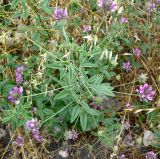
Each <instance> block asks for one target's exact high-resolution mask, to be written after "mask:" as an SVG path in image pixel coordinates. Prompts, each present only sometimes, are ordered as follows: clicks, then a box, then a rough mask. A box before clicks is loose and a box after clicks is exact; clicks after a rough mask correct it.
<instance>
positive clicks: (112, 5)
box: [109, 0, 118, 13]
mask: <svg viewBox="0 0 160 159" xmlns="http://www.w3.org/2000/svg"><path fill="white" fill-rule="evenodd" d="M117 9H118V5H117V2H116V1H112V0H110V1H109V11H110V12H112V13H113V12H115V11H116V10H117Z"/></svg>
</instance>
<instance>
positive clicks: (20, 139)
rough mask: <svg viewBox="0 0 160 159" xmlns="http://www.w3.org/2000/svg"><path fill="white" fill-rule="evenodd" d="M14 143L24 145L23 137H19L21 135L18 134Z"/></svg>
mask: <svg viewBox="0 0 160 159" xmlns="http://www.w3.org/2000/svg"><path fill="white" fill-rule="evenodd" d="M15 144H16V145H17V146H20V147H21V146H23V145H24V138H23V137H21V136H18V137H17V138H16V140H15Z"/></svg>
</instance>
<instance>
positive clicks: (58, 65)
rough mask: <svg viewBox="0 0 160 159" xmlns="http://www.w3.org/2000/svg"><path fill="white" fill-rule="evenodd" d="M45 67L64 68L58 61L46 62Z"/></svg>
mask: <svg viewBox="0 0 160 159" xmlns="http://www.w3.org/2000/svg"><path fill="white" fill-rule="evenodd" d="M45 67H48V68H53V69H63V68H64V67H63V66H62V65H61V64H58V63H53V64H46V65H45Z"/></svg>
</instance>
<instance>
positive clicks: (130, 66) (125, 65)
mask: <svg viewBox="0 0 160 159" xmlns="http://www.w3.org/2000/svg"><path fill="white" fill-rule="evenodd" d="M122 68H123V69H124V70H126V71H127V72H129V71H131V69H132V65H131V63H130V62H129V61H127V62H124V63H123V66H122Z"/></svg>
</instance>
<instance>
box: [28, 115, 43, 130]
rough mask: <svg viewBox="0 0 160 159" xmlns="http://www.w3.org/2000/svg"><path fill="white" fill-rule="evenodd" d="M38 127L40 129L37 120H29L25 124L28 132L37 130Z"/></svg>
mask: <svg viewBox="0 0 160 159" xmlns="http://www.w3.org/2000/svg"><path fill="white" fill-rule="evenodd" d="M39 127H40V123H39V122H38V120H37V119H34V118H32V119H31V120H28V121H27V122H26V128H27V129H28V130H29V131H35V130H39Z"/></svg>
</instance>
